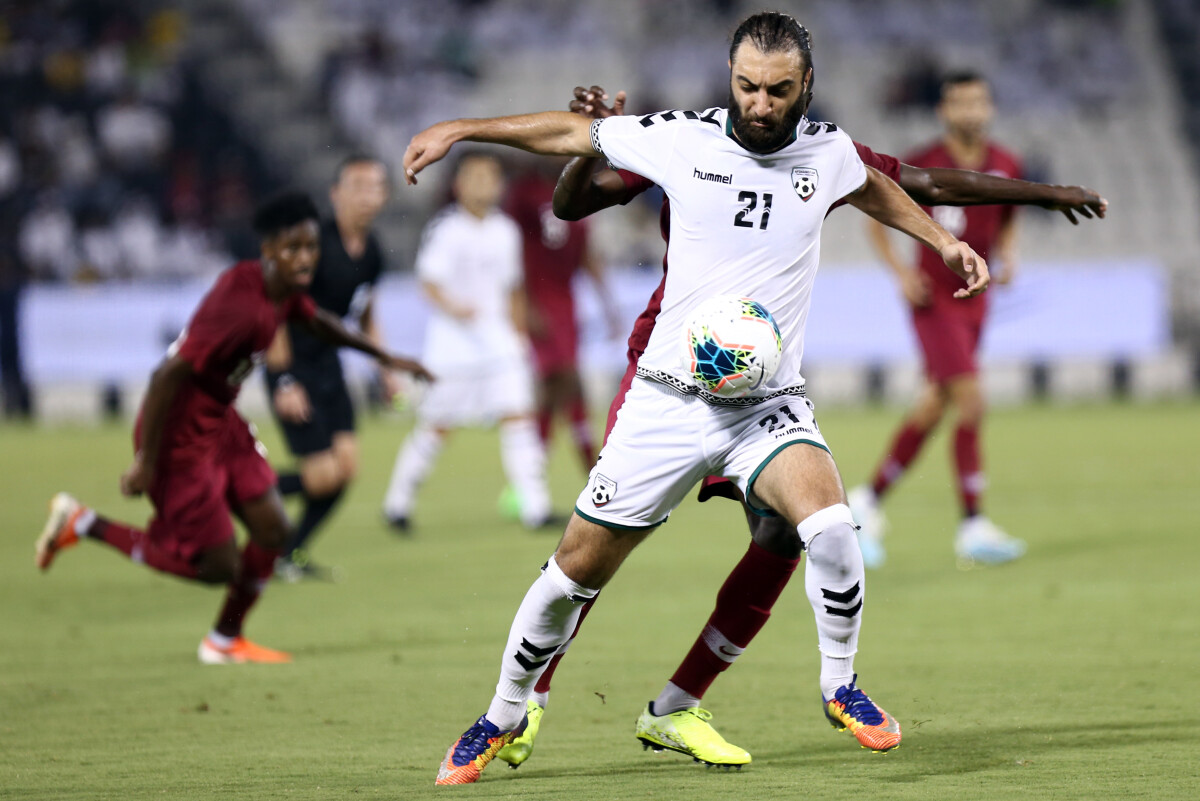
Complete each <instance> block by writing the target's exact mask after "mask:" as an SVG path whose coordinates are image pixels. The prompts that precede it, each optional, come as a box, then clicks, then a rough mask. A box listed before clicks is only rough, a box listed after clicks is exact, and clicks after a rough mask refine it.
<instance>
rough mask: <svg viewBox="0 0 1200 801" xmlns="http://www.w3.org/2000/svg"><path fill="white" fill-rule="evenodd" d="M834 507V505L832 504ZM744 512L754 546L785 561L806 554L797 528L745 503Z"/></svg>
mask: <svg viewBox="0 0 1200 801" xmlns="http://www.w3.org/2000/svg"><path fill="white" fill-rule="evenodd" d="M830 505H832V504H830ZM742 511H743V512H744V513H745V515H746V525H747V526H748V527H749V528H750V538H751V539H753V540H754V544H755V545H757V546H758V547H760V548H762V549H763V550H764V551H767V552H768V553H772V554H774V555H776V556H781V557H783V558H784V559H799V558H800V554H801V553H803V552H804V545H803V543H801V542H800V535H799V534H798V533H797V532H796V527H795V526H794V525H792V524H791V523H790V522H788V520H787V518H785V517H782V516H780V515H771V516H769V517H763V516H762V515H760V514H758V513H757V512H755V511H754V510H753V509H751V508H750V506H749V505H747V504H745V503H743V504H742Z"/></svg>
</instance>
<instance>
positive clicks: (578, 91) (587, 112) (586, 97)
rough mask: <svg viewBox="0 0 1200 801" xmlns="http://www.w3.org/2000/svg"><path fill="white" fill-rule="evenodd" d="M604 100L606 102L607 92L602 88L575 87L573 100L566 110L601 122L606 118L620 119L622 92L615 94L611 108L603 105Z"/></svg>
mask: <svg viewBox="0 0 1200 801" xmlns="http://www.w3.org/2000/svg"><path fill="white" fill-rule="evenodd" d="M605 100H608V92H606V91H604V87H603V86H592V87H591V88H590V89H584V88H583V87H582V86H576V87H575V99H574V100H572V101H571V104H570V105H569V106H568V107H567V108H569V109H570V110H571V111H574V112H575V113H576V114H580V115H582V116H584V117H587V118H588V119H593V120H602V119H605V118H606V117H620V116H622V115H623V114H624V113H625V91H624V90H622V91H620V92H617V97H616V99H614V100H613V104H612V107H611V108H609V107H608V106H606V105H604V101H605Z"/></svg>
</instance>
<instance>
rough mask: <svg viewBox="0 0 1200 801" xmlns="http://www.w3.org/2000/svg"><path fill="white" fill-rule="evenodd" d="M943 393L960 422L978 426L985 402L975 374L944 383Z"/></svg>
mask: <svg viewBox="0 0 1200 801" xmlns="http://www.w3.org/2000/svg"><path fill="white" fill-rule="evenodd" d="M945 391H946V396H947V397H948V398H949V399H950V402H951V403H952V404H954V408H955V410H956V411H957V412H958V416H959V419H960V420H962V421H963V422H966V423H970V424H973V425H978V424H979V423H980V422H981V421H982V420H983V413H984V409H985V406H986V402H985V401H984V398H983V387H982V386H980V383H979V375H978V374H977V373H963V374H960V375H956V376H954V377H953V378H951V379H950V380H949V381H947V382H946V384H945Z"/></svg>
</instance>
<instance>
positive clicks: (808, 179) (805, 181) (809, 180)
mask: <svg viewBox="0 0 1200 801" xmlns="http://www.w3.org/2000/svg"><path fill="white" fill-rule="evenodd" d="M820 180H821V176H820V175H818V174H817V170H816V168H815V167H792V189H795V190H796V194H797V195H799V196H800V199H801V200H803V201H804V202H805V203H807V202H808V199H809V198H810V197H812V196H813V193H814V192H816V191H817V183H818V182H819V181H820Z"/></svg>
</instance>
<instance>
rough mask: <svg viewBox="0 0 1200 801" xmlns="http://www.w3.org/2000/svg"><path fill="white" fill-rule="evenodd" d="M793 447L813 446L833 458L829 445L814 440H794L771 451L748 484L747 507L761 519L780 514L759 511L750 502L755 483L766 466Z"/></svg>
mask: <svg viewBox="0 0 1200 801" xmlns="http://www.w3.org/2000/svg"><path fill="white" fill-rule="evenodd" d="M793 445H812V446H814V447H817V448H820V449H821V450H823V451H825V452H826V453H828V454H829V455H830V456H833V451H831V450H829V446H828V445H823V444H821V443H820V442H817V441H816V440H812V439H794V440H792V441H791V442H785V443H783V444H782V445H780V446H779V447H778V448H776V449H775V450H773V451H771V454H770V455H769V456H768V457H767V458H766V459H763V460H762V462H761V463H760V464H759V466H758V467H756V468H754V472H753V473H751V474H750V480H749V481H747V482H746V506H747V507H749V509H750V511H751V512H754V514H756V515H758V516H759V517H779V514H778V513H777V512H772V511H771V510H770V509H759V508H758V507H757V506H755V505H754V504H752V503H751V502H750V496H751V495H753V494H754V482H755V481H757V480H758V474H759V473H761V472H762V471H763V470H764V469H765V468H766V466H767V465H769V464H770V463H771V460H772V459H774V458H775V457H776V456H778V455H779V454H780V453H782V452H783V450H784V449H785V448H790V447H792V446H793Z"/></svg>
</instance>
